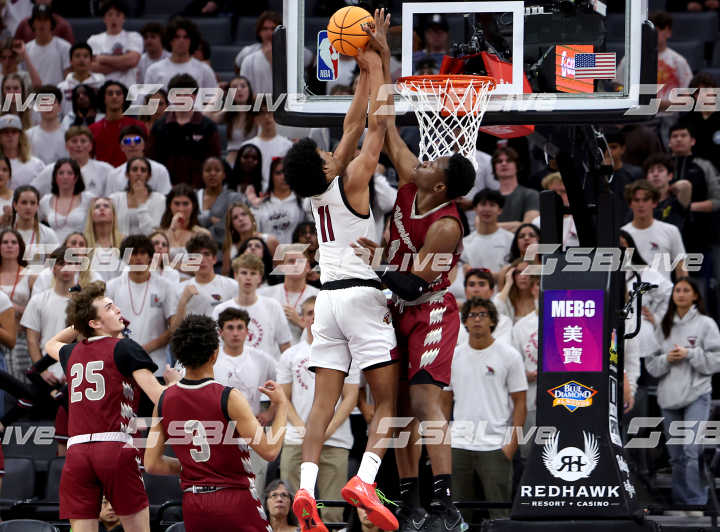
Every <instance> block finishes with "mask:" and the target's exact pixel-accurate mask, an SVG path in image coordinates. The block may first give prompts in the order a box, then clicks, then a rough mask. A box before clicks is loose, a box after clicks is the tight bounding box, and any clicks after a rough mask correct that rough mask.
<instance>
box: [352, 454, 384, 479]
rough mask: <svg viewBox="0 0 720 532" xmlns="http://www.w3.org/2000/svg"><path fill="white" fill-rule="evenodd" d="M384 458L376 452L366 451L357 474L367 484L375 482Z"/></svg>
mask: <svg viewBox="0 0 720 532" xmlns="http://www.w3.org/2000/svg"><path fill="white" fill-rule="evenodd" d="M381 461H382V459H381V458H380V457H379V456H378V455H376V454H375V453H371V452H369V451H365V452H364V453H363V457H362V462H360V469H358V472H357V476H358V477H360V480H362V481H363V482H365V483H367V484H372V483H373V482H375V476H376V475H377V472H378V469H380V462H381Z"/></svg>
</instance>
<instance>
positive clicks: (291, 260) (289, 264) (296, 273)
mask: <svg viewBox="0 0 720 532" xmlns="http://www.w3.org/2000/svg"><path fill="white" fill-rule="evenodd" d="M304 248H305V245H304V244H294V245H291V246H288V247H286V248H285V249H283V250H282V254H283V258H282V263H281V265H280V266H278V268H277V270H278V273H279V274H281V275H284V276H285V278H284V280H283V282H282V283H280V284H274V285H270V286H266V287H263V288H261V289H260V290H258V293H259V294H260V295H263V296H267V297H270V298H272V299H274V300H275V301H277V302H278V303H280V304H281V305H282V308H283V311H285V317H286V318H287V320H288V323H289V324H290V333H291V334H292V336H293V341H292V343H293V344H297V343H298V342H299V341H300V336H301V335H302V332H303V329H305V328H306V326H307V323H306V322H305V321H304V319H303V318H302V312H303V304H304V303H305V301H307V300H308V299H310V298H311V297H314V296H316V295H317V294H318V292H320V291H319V290H318V289H317V288H315V287H314V286H310V285H308V284H307V275H308V273H310V261H308V260H307V258H306V257H305V255H304V254H303V252H302V250H303V249H304ZM278 251H280V250H278Z"/></svg>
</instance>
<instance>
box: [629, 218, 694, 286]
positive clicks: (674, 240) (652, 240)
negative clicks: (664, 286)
mask: <svg viewBox="0 0 720 532" xmlns="http://www.w3.org/2000/svg"><path fill="white" fill-rule="evenodd" d="M621 229H624V230H625V231H627V232H628V233H630V236H632V237H633V240H635V245H636V246H637V253H640V256H641V257H642V258H643V259H645V262H647V263H648V264H650V265H652V266H654V269H655V270H657V271H659V272H660V273H661V274H662V275H663V276H664V277H665V278H666V279H667V280H670V273H671V270H672V264H673V262H674V261H675V259H676V258H677V257H680V256H683V255H684V254H685V246H684V245H683V241H682V236H681V235H680V230H679V229H678V228H677V226H675V225H672V224H669V223H665V222H661V221H660V220H653V222H652V224H650V227H648V228H647V229H637V228H636V227H634V226H633V224H632V222H630V223H627V224H625V225H623V226H622V228H621ZM655 257H657V258H655ZM653 261H658V262H657V263H656V264H653ZM666 264H667V265H666Z"/></svg>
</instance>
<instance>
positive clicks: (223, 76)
mask: <svg viewBox="0 0 720 532" xmlns="http://www.w3.org/2000/svg"><path fill="white" fill-rule="evenodd" d="M215 73H216V74H217V75H218V76H220V81H230V80H231V79H233V78H234V77H235V71H234V70H217V71H215Z"/></svg>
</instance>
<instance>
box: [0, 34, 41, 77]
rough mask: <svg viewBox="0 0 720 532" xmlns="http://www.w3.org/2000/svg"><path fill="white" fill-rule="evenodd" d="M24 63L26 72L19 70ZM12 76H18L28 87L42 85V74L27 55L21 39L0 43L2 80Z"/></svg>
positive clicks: (7, 39) (9, 39) (8, 39)
mask: <svg viewBox="0 0 720 532" xmlns="http://www.w3.org/2000/svg"><path fill="white" fill-rule="evenodd" d="M20 63H22V64H23V65H24V67H25V70H21V69H20V68H19V64H20ZM10 74H18V75H19V76H21V77H22V79H23V84H24V85H25V86H26V87H39V86H40V85H42V80H41V79H40V74H38V71H37V69H36V68H35V65H33V63H32V60H31V59H30V57H28V55H27V49H26V48H25V43H24V42H23V41H21V40H19V39H13V38H10V37H8V38H6V39H3V40H2V41H0V79H3V78H4V77H5V76H8V75H10Z"/></svg>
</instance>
